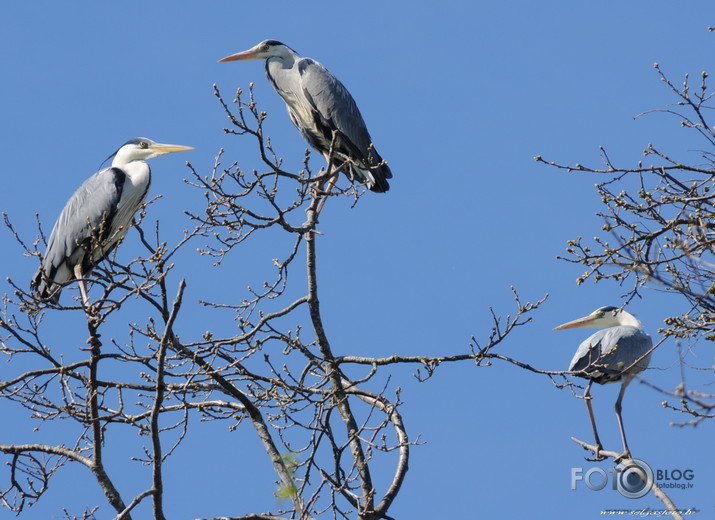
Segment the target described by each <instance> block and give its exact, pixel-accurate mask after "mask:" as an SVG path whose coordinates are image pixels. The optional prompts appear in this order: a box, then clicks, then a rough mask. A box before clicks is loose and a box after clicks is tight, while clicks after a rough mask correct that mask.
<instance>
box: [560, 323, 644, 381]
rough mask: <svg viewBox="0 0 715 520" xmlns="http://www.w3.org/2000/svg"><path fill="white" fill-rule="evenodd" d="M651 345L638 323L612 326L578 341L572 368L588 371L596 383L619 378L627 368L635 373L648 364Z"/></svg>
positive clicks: (631, 372)
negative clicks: (581, 341)
mask: <svg viewBox="0 0 715 520" xmlns="http://www.w3.org/2000/svg"><path fill="white" fill-rule="evenodd" d="M652 346H653V342H652V340H651V338H650V336H649V335H648V334H646V333H645V332H643V331H642V330H640V329H638V328H636V327H630V326H620V327H609V328H607V329H603V330H599V331H598V332H596V333H595V334H593V335H591V336H590V337H589V338H588V339H586V340H585V341H584V342H583V343H581V345H579V347H578V350H577V351H576V354H575V355H574V357H573V359H572V360H571V365H570V366H569V370H570V371H574V372H580V371H582V372H585V373H586V374H588V376H587V377H589V378H590V379H593V380H594V381H595V382H596V383H601V384H603V383H612V382H615V381H619V380H620V379H621V377H622V376H623V373H624V371H625V370H627V372H628V374H630V375H635V374H637V373H639V372H641V371H642V370H644V369H645V368H646V367H647V366H648V363H649V362H650V354H648V351H649V350H650V349H651V347H652ZM641 358H643V359H641Z"/></svg>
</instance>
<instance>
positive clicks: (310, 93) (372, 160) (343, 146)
mask: <svg viewBox="0 0 715 520" xmlns="http://www.w3.org/2000/svg"><path fill="white" fill-rule="evenodd" d="M298 71H299V73H300V80H301V88H302V91H303V94H304V96H305V97H306V99H307V100H308V102H309V103H310V105H311V108H312V109H313V111H314V112H315V115H316V116H317V117H316V119H319V121H316V125H317V126H318V127H320V128H322V129H323V133H324V138H325V139H326V141H327V146H326V148H328V149H329V146H330V141H331V139H332V131H333V130H337V131H338V139H337V146H336V148H337V151H338V152H340V153H343V154H345V155H346V156H348V157H350V158H351V159H353V160H354V161H357V162H358V163H359V164H358V167H359V168H360V169H363V170H367V169H372V168H375V167H376V166H377V165H378V164H380V163H381V162H382V157H380V154H378V153H377V150H375V148H374V146H373V148H372V149H370V145H371V144H372V138H371V137H370V133H369V132H368V130H367V126H366V125H365V121H364V120H363V118H362V114H360V110H359V109H358V107H357V104H356V103H355V100H354V99H353V97H352V95H351V94H350V92H348V89H346V88H345V86H344V85H343V84H342V83H341V82H340V80H338V79H337V78H336V77H335V76H333V74H331V73H330V72H329V71H328V70H327V69H326V68H325V67H323V66H322V65H321V64H320V63H318V62H316V61H314V60H311V59H310V58H301V60H300V61H299V63H298ZM364 173H365V174H368V172H367V171H366V172H364ZM370 176H371V177H375V178H374V179H372V180H373V181H374V183H375V184H376V185H377V186H378V191H387V189H388V188H389V185H388V184H387V181H386V180H385V179H389V178H392V172H391V171H390V169H389V167H387V165H383V166H382V167H379V168H377V169H376V170H375V171H373V172H371V173H370ZM380 187H382V188H383V189H380Z"/></svg>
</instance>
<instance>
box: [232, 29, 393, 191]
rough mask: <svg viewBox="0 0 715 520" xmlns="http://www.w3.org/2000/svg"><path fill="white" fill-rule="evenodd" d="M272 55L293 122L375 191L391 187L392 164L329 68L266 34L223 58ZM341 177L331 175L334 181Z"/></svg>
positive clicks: (271, 69) (272, 70)
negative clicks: (381, 155) (249, 47)
mask: <svg viewBox="0 0 715 520" xmlns="http://www.w3.org/2000/svg"><path fill="white" fill-rule="evenodd" d="M261 59H265V60H266V75H267V76H268V79H269V81H270V82H271V84H272V85H273V88H274V89H275V90H276V92H278V94H279V95H280V96H281V97H282V98H283V100H284V101H285V103H286V108H287V109H288V115H289V116H290V119H291V121H293V124H294V125H295V126H296V127H297V128H298V130H299V131H300V133H301V135H302V136H303V138H304V139H305V140H306V141H307V142H308V144H309V145H310V146H311V147H313V148H315V149H316V150H317V151H318V152H320V153H321V154H323V156H324V157H325V159H326V160H327V161H330V160H331V158H330V153H331V144H332V155H333V157H332V160H333V166H334V167H335V170H336V171H342V172H344V173H345V174H346V175H348V177H349V178H350V180H357V181H358V182H362V183H365V185H366V186H367V187H368V188H369V189H370V190H372V191H375V192H380V193H382V192H385V191H387V190H389V189H390V185H389V184H388V182H387V179H390V178H392V172H391V171H390V168H389V166H387V164H386V163H385V162H384V161H383V160H382V157H380V154H379V153H377V150H375V147H374V145H373V143H372V138H371V137H370V134H369V133H368V131H367V126H366V125H365V121H364V120H363V118H362V115H361V114H360V110H358V107H357V104H356V103H355V100H354V99H353V97H352V96H351V95H350V92H348V90H347V89H346V88H345V87H344V86H343V84H342V83H340V81H339V80H338V79H337V78H336V77H335V76H333V75H332V74H331V73H330V72H329V71H328V69H326V68H325V67H323V66H322V65H321V64H320V63H318V62H317V61H315V60H312V59H310V58H304V57H301V56H299V55H298V53H297V52H295V51H294V50H293V49H291V48H290V47H288V46H287V45H285V44H283V43H281V42H279V41H276V40H265V41H263V42H261V43H259V44H258V45H256V46H255V47H252V48H251V49H248V50H247V51H243V52H239V53H237V54H232V55H231V56H227V57H225V58H223V59H221V60H219V62H226V61H238V60H261ZM334 181H335V178H333V179H331V186H332V184H333V183H334Z"/></svg>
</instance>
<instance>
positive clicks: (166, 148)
mask: <svg viewBox="0 0 715 520" xmlns="http://www.w3.org/2000/svg"><path fill="white" fill-rule="evenodd" d="M151 148H152V150H153V151H154V154H153V157H159V156H160V155H165V154H167V153H174V152H185V151H186V150H193V147H191V146H182V145H180V144H161V143H154V144H153V145H152V147H151Z"/></svg>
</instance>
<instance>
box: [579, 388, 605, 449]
mask: <svg viewBox="0 0 715 520" xmlns="http://www.w3.org/2000/svg"><path fill="white" fill-rule="evenodd" d="M592 384H593V381H589V382H588V386H587V387H586V391H585V392H584V393H583V399H584V401H586V408H587V409H588V416H589V417H590V418H591V426H592V427H593V437H594V438H595V443H596V449H595V450H594V452H595V455H596V456H595V457H594V458H593V459H589V460H603V459H604V458H605V457H602V456H601V455H599V454H598V453H599V452H600V451H601V450H602V449H603V445H602V444H601V439H599V438H598V430H596V419H595V418H594V416H593V409H592V408H591V385H592Z"/></svg>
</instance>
